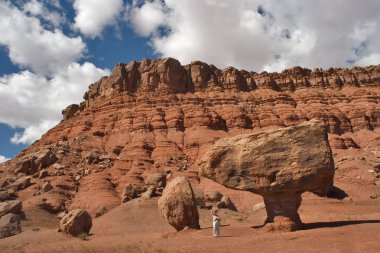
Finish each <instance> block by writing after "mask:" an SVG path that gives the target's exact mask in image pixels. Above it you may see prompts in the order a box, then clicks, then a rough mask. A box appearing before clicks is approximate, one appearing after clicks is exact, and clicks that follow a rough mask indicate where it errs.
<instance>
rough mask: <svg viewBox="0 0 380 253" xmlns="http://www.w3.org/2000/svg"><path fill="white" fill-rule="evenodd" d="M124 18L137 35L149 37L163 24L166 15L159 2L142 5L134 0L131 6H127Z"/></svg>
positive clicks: (157, 0) (156, 0)
mask: <svg viewBox="0 0 380 253" xmlns="http://www.w3.org/2000/svg"><path fill="white" fill-rule="evenodd" d="M126 9H127V15H126V18H127V20H129V21H130V22H131V23H132V26H133V27H134V29H135V31H136V32H137V34H139V35H141V36H149V35H151V34H152V33H155V32H156V31H157V29H158V28H159V27H160V26H162V25H163V24H164V23H165V19H166V13H165V12H167V10H165V8H164V6H163V5H162V4H161V1H159V0H155V1H152V2H146V3H144V4H143V5H141V3H139V1H136V0H134V1H133V2H132V6H129V5H128V6H127V7H126Z"/></svg>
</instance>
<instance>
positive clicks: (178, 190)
mask: <svg viewBox="0 0 380 253" xmlns="http://www.w3.org/2000/svg"><path fill="white" fill-rule="evenodd" d="M158 207H159V210H160V212H161V215H162V216H163V217H164V219H165V220H166V221H167V222H168V223H169V224H170V225H171V226H173V227H174V228H175V229H176V230H177V231H180V230H183V229H184V228H185V227H188V228H192V229H199V228H200V226H199V214H198V209H197V204H196V201H195V197H194V192H193V189H192V187H191V184H190V182H189V181H188V180H187V179H186V177H176V178H174V179H173V180H172V181H170V182H169V183H168V185H167V186H166V188H165V190H164V191H163V194H162V197H161V198H160V199H159V200H158Z"/></svg>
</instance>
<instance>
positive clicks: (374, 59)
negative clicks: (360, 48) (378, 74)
mask: <svg viewBox="0 0 380 253" xmlns="http://www.w3.org/2000/svg"><path fill="white" fill-rule="evenodd" d="M378 64H380V54H377V53H374V54H371V55H369V56H366V57H363V58H361V59H360V60H359V61H357V62H356V65H358V66H369V65H378Z"/></svg>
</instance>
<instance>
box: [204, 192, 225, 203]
mask: <svg viewBox="0 0 380 253" xmlns="http://www.w3.org/2000/svg"><path fill="white" fill-rule="evenodd" d="M204 198H205V201H209V202H214V203H216V202H218V201H221V200H222V198H223V194H222V193H220V192H219V191H207V192H205V193H204Z"/></svg>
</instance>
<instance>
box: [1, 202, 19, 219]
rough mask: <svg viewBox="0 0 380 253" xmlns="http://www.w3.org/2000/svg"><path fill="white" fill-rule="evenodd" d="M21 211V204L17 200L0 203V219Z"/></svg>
mask: <svg viewBox="0 0 380 253" xmlns="http://www.w3.org/2000/svg"><path fill="white" fill-rule="evenodd" d="M21 209H22V203H21V202H20V201H18V200H9V201H5V202H0V217H2V216H4V215H6V214H8V213H13V214H20V213H21Z"/></svg>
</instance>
